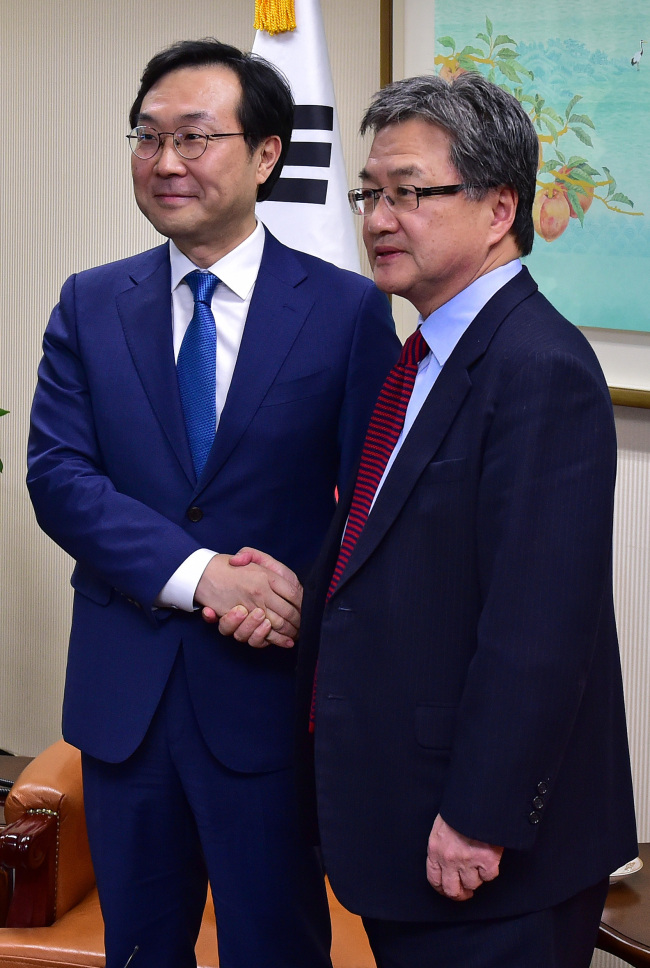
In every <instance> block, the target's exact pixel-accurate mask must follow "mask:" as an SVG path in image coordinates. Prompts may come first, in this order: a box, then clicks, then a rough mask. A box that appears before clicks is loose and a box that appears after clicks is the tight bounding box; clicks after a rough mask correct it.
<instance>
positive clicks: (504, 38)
mask: <svg viewBox="0 0 650 968" xmlns="http://www.w3.org/2000/svg"><path fill="white" fill-rule="evenodd" d="M500 44H514V45H515V47H516V46H517V41H516V40H513V39H512V37H508V35H507V34H499V36H498V37H497V39H496V40H495V41H494V46H495V47H499V45H500ZM499 56H501V51H499Z"/></svg>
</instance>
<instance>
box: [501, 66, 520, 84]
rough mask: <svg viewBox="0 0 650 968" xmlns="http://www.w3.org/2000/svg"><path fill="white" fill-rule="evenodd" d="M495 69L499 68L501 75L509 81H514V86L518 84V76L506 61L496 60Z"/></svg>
mask: <svg viewBox="0 0 650 968" xmlns="http://www.w3.org/2000/svg"><path fill="white" fill-rule="evenodd" d="M497 67H498V68H499V70H500V71H501V73H502V74H503V75H504V76H505V77H507V78H508V80H509V81H514V82H515V84H518V83H519V76H518V74H517V72H516V70H515V69H514V67H513V66H512V64H509V63H508V61H503V62H502V61H499V60H498V61H497Z"/></svg>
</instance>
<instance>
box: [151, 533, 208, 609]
mask: <svg viewBox="0 0 650 968" xmlns="http://www.w3.org/2000/svg"><path fill="white" fill-rule="evenodd" d="M216 554H217V552H216V551H210V550H209V549H208V548H199V550H198V551H194V552H192V554H191V555H190V556H189V558H186V559H185V561H184V562H183V563H182V564H180V565H179V566H178V568H177V569H176V571H175V572H174V574H173V575H172V576H171V578H170V579H169V581H168V582H166V584H165V585H164V586H163V587H162V588H161V590H160V593H159V594H158V597H157V598H156V601H155V605H157V606H158V608H180V609H182V610H183V611H184V612H193V611H194V609H195V608H196V606H195V604H194V593H195V592H196V586H197V585H198V583H199V581H200V580H201V575H202V574H203V572H204V571H205V569H206V567H207V565H208V562H209V561H211V560H212V559H213V558H214V557H215V555H216Z"/></svg>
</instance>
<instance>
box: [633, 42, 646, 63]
mask: <svg viewBox="0 0 650 968" xmlns="http://www.w3.org/2000/svg"><path fill="white" fill-rule="evenodd" d="M645 43H647V42H646V41H645V40H642V41H641V50H637V52H636V54H634V55H633V56H632V59H631V61H630V64H631V65H632V67H636V69H637V71H638V70H639V64H640V63H641V58H642V57H643V45H644V44H645Z"/></svg>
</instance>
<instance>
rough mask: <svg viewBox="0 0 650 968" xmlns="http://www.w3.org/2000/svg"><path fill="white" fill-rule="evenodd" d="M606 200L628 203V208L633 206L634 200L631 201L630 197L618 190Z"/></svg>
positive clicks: (622, 203)
mask: <svg viewBox="0 0 650 968" xmlns="http://www.w3.org/2000/svg"><path fill="white" fill-rule="evenodd" d="M608 201H610V202H620V203H621V205H629V206H630V208H634V202H631V201H630V199H629V198H628V197H627V195H621V193H620V192H616V194H615V195H612V197H611V198H610V199H608Z"/></svg>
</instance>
